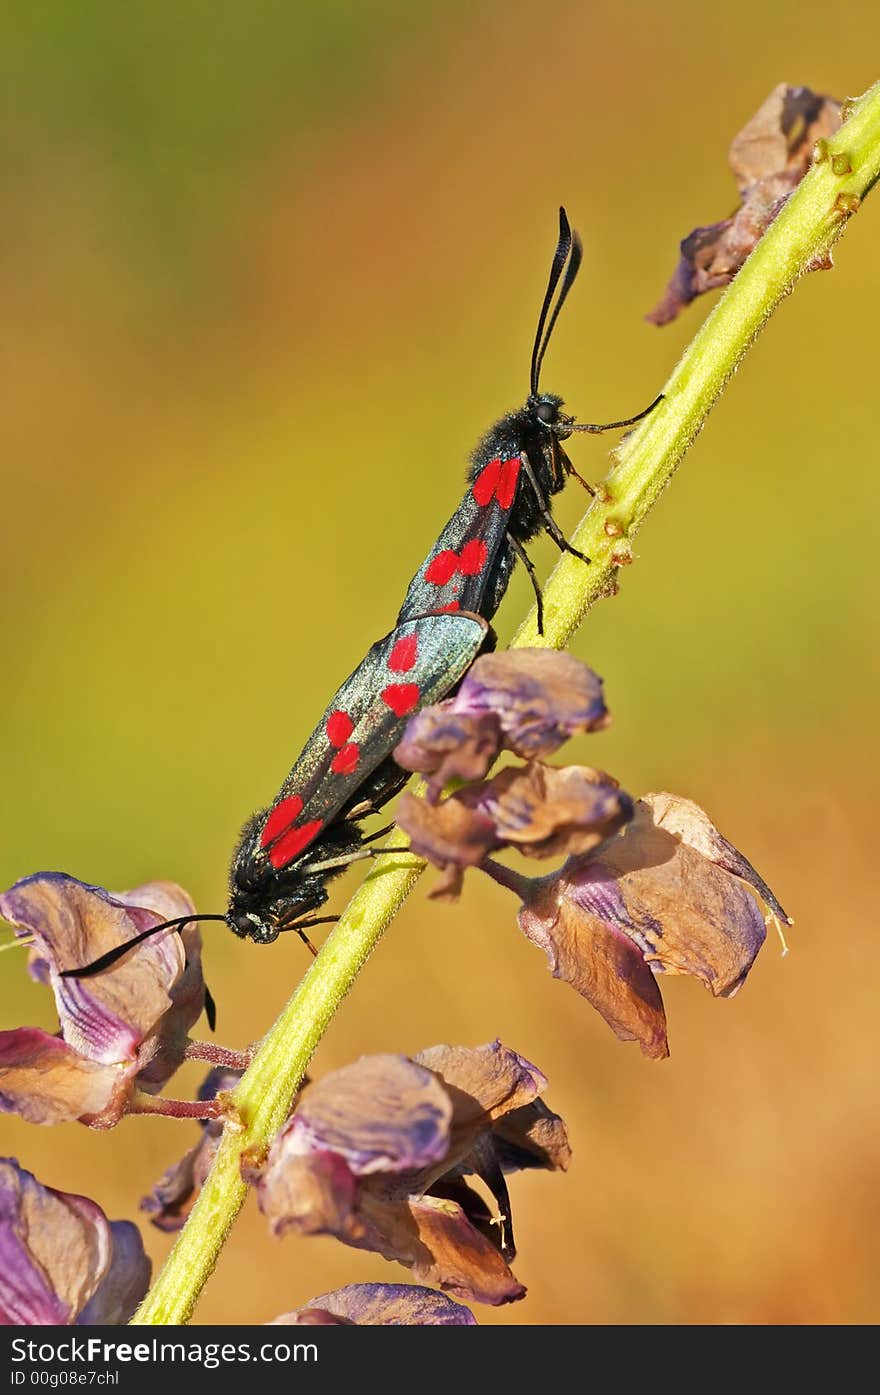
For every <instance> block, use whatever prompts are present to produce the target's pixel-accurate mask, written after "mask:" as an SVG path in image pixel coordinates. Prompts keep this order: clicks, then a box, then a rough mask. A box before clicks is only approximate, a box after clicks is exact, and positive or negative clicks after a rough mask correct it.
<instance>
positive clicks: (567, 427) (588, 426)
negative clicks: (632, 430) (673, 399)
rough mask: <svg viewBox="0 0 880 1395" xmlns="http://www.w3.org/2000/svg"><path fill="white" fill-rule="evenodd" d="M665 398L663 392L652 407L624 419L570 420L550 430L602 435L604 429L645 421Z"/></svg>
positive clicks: (614, 428) (655, 399) (608, 429)
mask: <svg viewBox="0 0 880 1395" xmlns="http://www.w3.org/2000/svg"><path fill="white" fill-rule="evenodd" d="M663 400H664V394H663V393H662V392H661V393H660V395H659V396H658V397H655V398H654V401H653V402H652V403H651V405H650V407H645V408H644V410H643V411H641V412H636V415H635V416H634V417H625V418H624V420H623V421H605V422H602V423H601V425H600V424H598V423H596V422H591V421H580V422H577V421H568V422H564V423H562V424H560V425H559V426H558V427H556V426H551V427H550V430H551V431H559V432H563V431H564V432H565V434H566V435H568V434H569V433H570V432H572V431H589V432H590V434H591V435H593V436H601V434H602V432H603V431H616V430H617V428H618V427H620V426H635V424H636V422H637V421H644V419H645V417H646V416H648V415H650V413H651V412H653V410H654V408H655V407H659V406H660V403H661V402H662V401H663Z"/></svg>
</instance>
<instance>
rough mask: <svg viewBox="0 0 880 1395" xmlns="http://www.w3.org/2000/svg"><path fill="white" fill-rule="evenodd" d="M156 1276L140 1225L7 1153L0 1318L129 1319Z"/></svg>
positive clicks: (48, 1321)
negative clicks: (45, 1178)
mask: <svg viewBox="0 0 880 1395" xmlns="http://www.w3.org/2000/svg"><path fill="white" fill-rule="evenodd" d="M149 1282H150V1261H149V1260H148V1259H147V1257H146V1255H145V1254H144V1247H143V1244H142V1242H141V1237H140V1235H139V1234H138V1231H137V1227H136V1226H134V1225H132V1224H131V1222H130V1221H108V1220H107V1217H106V1216H105V1215H104V1212H103V1211H102V1210H101V1208H100V1206H98V1205H97V1204H96V1203H95V1202H94V1201H89V1200H88V1198H87V1197H84V1196H75V1195H73V1194H72V1193H70V1192H59V1191H56V1190H55V1189H54V1188H53V1187H44V1186H43V1185H42V1184H41V1183H40V1182H38V1181H37V1179H36V1178H35V1177H34V1176H33V1175H32V1173H30V1172H26V1171H25V1169H24V1168H22V1167H19V1165H18V1163H17V1162H16V1161H15V1159H14V1158H2V1159H0V1324H3V1325H6V1326H27V1327H33V1326H53V1325H56V1324H57V1325H65V1326H67V1325H70V1324H73V1323H77V1324H81V1325H84V1326H93V1325H96V1324H101V1323H108V1324H118V1323H124V1322H127V1321H128V1319H129V1318H130V1317H131V1315H132V1313H133V1312H134V1310H135V1308H136V1307H137V1305H138V1303H139V1302H140V1301H141V1299H142V1298H143V1296H144V1294H145V1293H146V1291H147V1287H148V1285H149Z"/></svg>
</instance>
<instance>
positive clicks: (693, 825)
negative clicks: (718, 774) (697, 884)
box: [641, 791, 794, 925]
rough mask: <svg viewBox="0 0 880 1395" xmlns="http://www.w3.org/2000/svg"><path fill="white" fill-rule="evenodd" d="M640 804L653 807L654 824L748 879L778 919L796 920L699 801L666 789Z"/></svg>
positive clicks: (704, 855)
mask: <svg viewBox="0 0 880 1395" xmlns="http://www.w3.org/2000/svg"><path fill="white" fill-rule="evenodd" d="M641 803H642V804H645V805H646V806H647V807H648V808H649V809H650V810H651V815H652V817H653V820H654V823H655V824H656V825H657V827H658V828H663V829H665V830H666V832H667V833H671V834H673V836H674V837H676V838H679V839H680V840H681V842H682V843H686V844H687V845H688V847H690V848H693V849H694V851H695V852H698V853H701V854H702V856H703V857H705V858H708V860H709V861H710V862H714V863H715V864H716V866H718V867H721V868H723V869H724V871H725V872H730V873H731V874H732V875H733V876H734V877H739V878H740V879H741V880H742V881H744V882H748V884H749V886H752V887H754V889H755V891H757V893H758V895H759V896H760V898H761V900H762V901H763V902H764V903H765V905H767V906H769V908H770V910H771V911H772V912H773V914H774V915H775V916H777V917H778V919H779V920H783V921H785V923H786V925H792V924H793V923H794V922H793V921H792V919H791V916H789V915H787V914H786V913H785V911H784V910H783V908H782V906H781V905H780V903H779V901H778V900H777V899H776V897H775V895H774V894H773V892H772V891H771V890H770V887H769V886H768V885H767V883H766V882H765V881H764V878H763V877H762V876H761V875H760V873H759V872H757V871H756V870H755V868H754V867H753V866H752V864H751V863H750V862H749V860H748V858H746V857H744V856H743V854H742V853H741V852H740V851H739V849H738V848H735V847H734V846H733V844H732V843H729V842H728V841H727V839H726V838H725V837H724V835H723V834H721V833H719V832H718V829H717V828H716V827H715V825H714V823H712V822H711V820H710V819H709V816H708V814H706V813H705V812H704V811H703V810H702V809H701V808H700V806H699V804H694V802H693V800H691V799H682V797H681V795H677V794H668V793H667V792H666V791H663V792H662V793H660V794H646V795H643V796H642V799H641Z"/></svg>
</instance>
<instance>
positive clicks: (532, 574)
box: [507, 533, 544, 635]
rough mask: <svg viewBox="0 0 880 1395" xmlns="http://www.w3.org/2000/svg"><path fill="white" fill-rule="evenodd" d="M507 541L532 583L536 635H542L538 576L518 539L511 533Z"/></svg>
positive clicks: (541, 602)
mask: <svg viewBox="0 0 880 1395" xmlns="http://www.w3.org/2000/svg"><path fill="white" fill-rule="evenodd" d="M507 541H508V542H509V543H510V546H511V547H512V548H513V550H514V552H515V553H516V555H517V557H518V558H519V560H520V561H521V562H522V564H523V566H524V567H525V569H526V571H527V572H528V574H529V580H530V581H531V583H532V590H533V591H534V593H535V604H536V606H537V608H538V634H539V635H542V634H543V633H544V597H543V596H542V594H541V587H540V584H539V582H538V574H537V572H536V571H535V568H534V566H533V564H532V559H531V557H530V556H529V554H528V553H527V552H526V550H525V548H524V547H523V545H522V543H521V542H520V540H519V538H515V537H514V536H513V534H512V533H508V534H507Z"/></svg>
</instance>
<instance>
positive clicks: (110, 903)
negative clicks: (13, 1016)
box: [0, 872, 205, 1128]
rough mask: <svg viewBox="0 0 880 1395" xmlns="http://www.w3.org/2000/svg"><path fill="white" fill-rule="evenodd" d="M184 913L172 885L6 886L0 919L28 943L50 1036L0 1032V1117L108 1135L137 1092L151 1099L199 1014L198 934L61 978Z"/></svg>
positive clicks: (60, 882)
mask: <svg viewBox="0 0 880 1395" xmlns="http://www.w3.org/2000/svg"><path fill="white" fill-rule="evenodd" d="M189 911H194V906H193V903H192V901H191V900H190V898H189V896H187V894H186V892H185V891H182V890H181V888H180V887H178V886H174V885H173V884H172V883H170V882H152V883H149V884H148V885H146V886H141V887H138V888H137V889H136V890H134V891H129V892H120V893H110V892H107V891H103V890H102V889H101V888H100V887H94V886H88V885H86V884H85V883H84V882H80V881H77V880H76V879H75V878H74V877H68V876H65V875H63V874H62V873H59V872H43V873H38V874H37V875H36V876H32V877H26V878H25V879H24V880H23V881H20V882H16V884H15V885H14V886H13V887H11V888H10V890H9V891H7V892H4V893H3V895H2V896H0V914H2V915H3V916H4V918H5V919H6V920H8V921H10V922H11V923H12V924H13V925H14V926H15V930H16V934H17V935H19V936H21V937H30V938H32V939H33V948H32V949H31V951H30V959H29V964H28V968H29V971H30V973H31V976H32V977H33V978H35V979H37V980H38V982H40V983H44V984H47V985H48V986H49V987H51V989H52V991H53V993H54V995H55V1004H56V1007H57V1011H58V1018H59V1023H60V1033H59V1034H58V1035H54V1036H53V1035H52V1034H51V1033H49V1032H45V1031H43V1030H41V1029H40V1028H37V1027H19V1028H15V1029H14V1030H12V1031H4V1032H0V1109H3V1110H7V1111H14V1112H16V1113H18V1114H21V1115H22V1117H23V1118H25V1119H28V1120H29V1121H30V1122H31V1123H35V1124H55V1123H64V1122H66V1121H69V1120H71V1119H79V1120H80V1121H81V1122H82V1123H85V1124H89V1125H90V1126H91V1127H92V1128H109V1127H111V1126H112V1125H113V1124H116V1123H118V1122H119V1120H120V1118H121V1117H122V1116H123V1114H124V1113H125V1112H126V1110H127V1109H128V1108H129V1107H130V1105H131V1102H132V1100H133V1098H134V1095H135V1091H136V1090H140V1091H144V1092H145V1093H148V1094H153V1093H156V1092H157V1091H159V1090H160V1089H161V1088H162V1086H163V1085H164V1084H165V1083H166V1081H167V1080H168V1079H169V1078H170V1077H171V1075H173V1073H174V1072H175V1070H176V1069H177V1067H178V1066H179V1065H180V1063H181V1061H182V1060H183V1058H184V1054H185V1052H186V1046H187V1040H188V1037H187V1032H188V1030H189V1028H190V1027H191V1026H192V1024H193V1023H194V1022H195V1020H196V1018H197V1017H198V1016H199V1014H200V1013H201V1011H202V1009H203V1007H204V1004H205V984H204V980H203V978H202V969H201V937H200V935H199V931H198V928H197V926H195V925H193V926H188V927H187V928H186V929H185V930H184V931H183V933H182V934H177V933H175V932H174V931H170V930H169V931H167V932H165V933H160V934H158V935H156V936H155V937H154V938H151V939H148V940H146V941H145V942H144V943H143V944H142V945H140V946H139V947H138V948H137V949H136V950H133V951H132V952H131V953H130V954H128V955H126V956H125V957H124V958H123V959H121V960H120V961H119V963H118V964H115V965H114V966H113V967H112V968H111V969H108V970H106V971H105V972H104V973H101V974H96V975H95V976H94V977H92V978H62V977H61V971H62V970H64V969H69V968H76V967H78V966H79V965H81V964H85V963H89V962H90V961H91V960H93V959H95V958H97V957H98V956H100V955H101V954H103V953H104V952H105V951H106V950H107V949H109V948H111V947H112V946H114V945H116V944H119V943H120V942H122V941H123V940H127V939H130V938H132V937H133V936H134V935H137V934H139V933H140V932H141V931H142V930H145V929H149V928H150V927H151V926H153V925H158V924H160V923H161V922H162V921H164V920H168V919H172V918H174V917H176V916H181V915H186V914H187V912H189Z"/></svg>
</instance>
